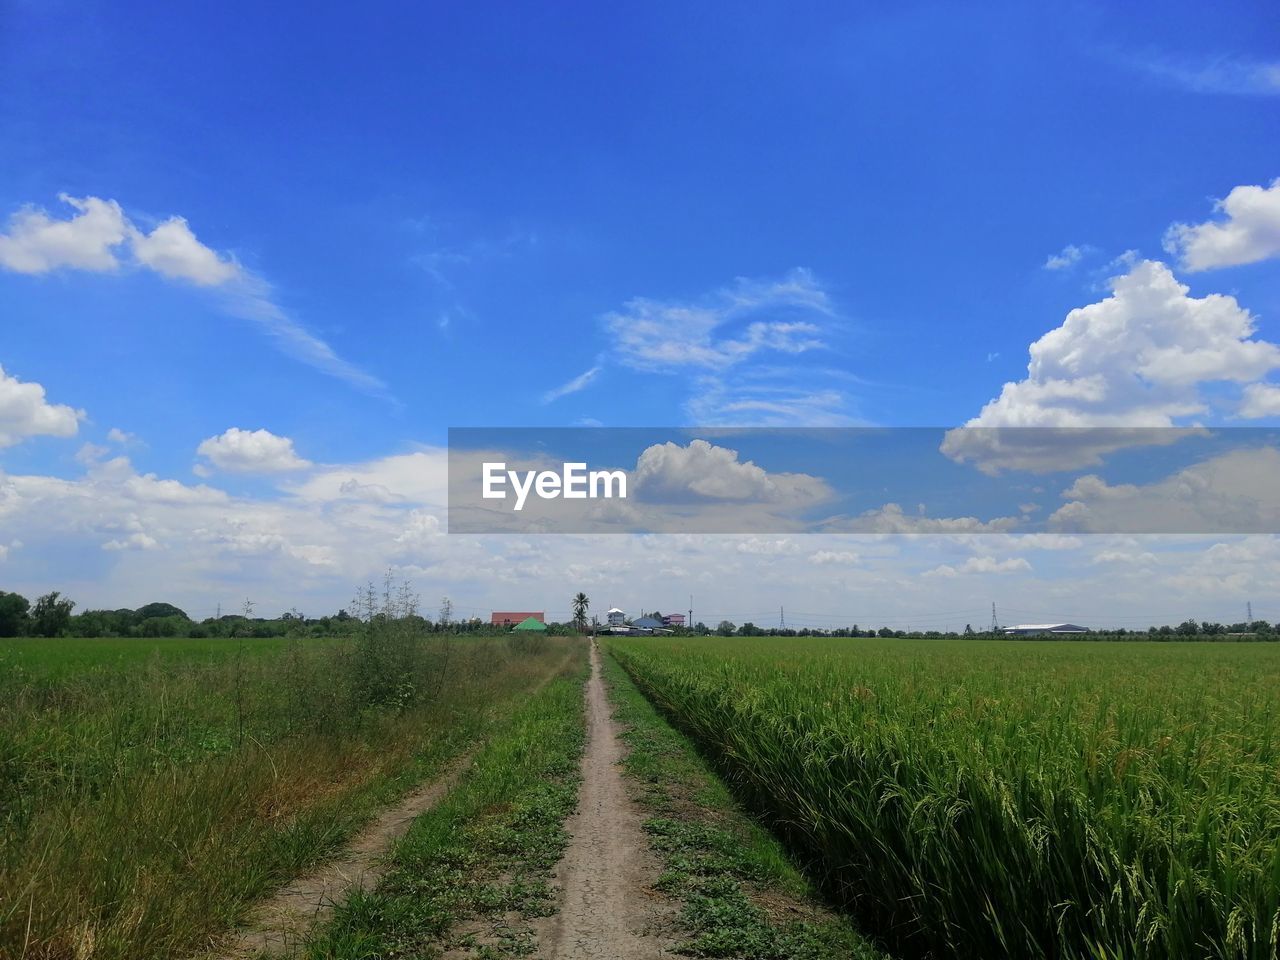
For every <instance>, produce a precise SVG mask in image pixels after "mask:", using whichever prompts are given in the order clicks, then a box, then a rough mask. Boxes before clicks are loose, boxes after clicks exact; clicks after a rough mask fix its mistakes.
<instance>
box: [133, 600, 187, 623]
mask: <svg viewBox="0 0 1280 960" xmlns="http://www.w3.org/2000/svg"><path fill="white" fill-rule="evenodd" d="M134 613H136V614H137V616H138V619H139V620H150V619H151V618H152V617H181V618H182V619H183V620H190V619H191V618H190V617H188V616H187V615H186V613H185V612H183V611H182V610H180V609H179V608H178V607H175V606H174V605H173V604H172V603H148V604H147V605H146V606H145V607H139V608H138V609H137V610H135V611H134Z"/></svg>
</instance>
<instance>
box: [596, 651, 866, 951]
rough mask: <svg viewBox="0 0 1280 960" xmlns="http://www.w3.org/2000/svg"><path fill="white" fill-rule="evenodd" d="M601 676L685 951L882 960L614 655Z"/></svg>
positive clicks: (625, 767) (609, 658) (605, 665)
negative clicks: (828, 906)
mask: <svg viewBox="0 0 1280 960" xmlns="http://www.w3.org/2000/svg"><path fill="white" fill-rule="evenodd" d="M604 675H605V678H606V680H607V681H608V684H609V696H610V700H611V701H612V703H613V705H614V716H615V717H616V718H617V720H618V721H619V722H620V723H622V724H623V725H624V726H625V727H626V732H625V733H624V734H623V739H624V740H625V741H626V743H627V746H628V748H629V749H628V753H627V758H626V760H625V761H624V769H625V771H626V774H627V776H628V778H629V779H630V780H631V781H632V783H633V784H634V785H635V786H636V787H637V790H636V794H637V798H638V799H639V801H640V803H641V805H642V806H643V807H644V808H645V809H646V811H647V813H648V814H649V816H648V818H647V819H646V821H645V830H646V831H647V833H648V834H649V837H650V845H651V846H652V848H653V849H654V851H655V852H656V853H657V854H658V855H659V857H660V858H661V860H662V862H663V866H664V872H663V875H662V877H661V878H660V879H659V882H658V888H659V889H661V890H663V891H664V892H666V893H667V894H669V895H670V896H672V897H674V898H676V899H677V900H678V901H679V902H680V903H681V910H680V913H679V916H678V918H677V922H678V923H679V925H680V926H681V927H682V928H683V930H684V939H683V940H682V942H681V944H680V947H679V949H680V950H681V952H684V953H687V954H689V955H691V956H697V957H739V958H744V960H846V958H849V960H852V958H859V960H874V958H879V957H882V956H883V954H881V953H880V951H879V950H877V949H876V948H875V947H873V946H872V945H871V944H869V943H868V942H867V941H866V940H865V939H864V938H862V937H861V936H859V935H858V933H857V932H856V931H855V930H854V929H853V927H852V926H850V924H849V923H848V921H847V920H844V919H842V918H840V917H837V916H834V915H833V914H831V913H830V912H829V911H826V910H823V909H821V908H819V907H817V906H816V905H815V894H814V891H813V890H812V889H811V887H810V885H809V882H808V881H807V880H806V879H805V877H804V876H803V874H802V873H801V872H800V871H799V870H797V869H796V867H795V866H794V865H793V864H792V862H791V859H790V858H789V856H788V855H787V853H786V851H785V850H784V849H783V848H782V846H781V844H779V842H778V841H777V840H776V839H775V838H774V837H773V835H772V834H770V833H769V832H768V831H767V830H765V829H764V828H763V827H761V826H760V825H759V824H758V823H756V822H755V821H754V820H752V819H751V818H749V817H748V816H746V815H745V814H744V812H743V811H742V810H741V808H740V807H739V805H738V804H737V803H736V802H735V801H734V799H733V797H732V795H731V794H730V793H729V791H728V789H727V788H726V787H725V786H724V784H723V783H722V782H721V781H720V779H719V778H718V777H716V775H715V773H714V772H713V771H712V770H711V769H710V768H709V767H708V766H707V764H706V762H705V761H704V760H703V759H702V758H701V757H700V756H699V755H698V753H697V752H696V750H694V748H693V747H692V745H691V744H690V743H689V741H688V740H687V739H686V738H685V737H684V736H683V735H681V734H680V733H678V732H677V731H676V730H674V729H673V728H672V727H671V725H670V724H668V723H667V722H666V720H664V719H663V718H662V717H661V716H660V715H659V714H658V713H657V711H656V710H655V709H654V708H653V706H652V705H651V704H650V703H649V702H648V701H647V700H646V699H645V698H644V696H643V695H642V694H641V693H640V691H639V690H638V689H637V688H636V686H635V684H634V683H632V681H631V679H630V678H629V677H628V676H627V674H626V673H625V672H624V671H623V670H622V669H621V668H620V667H619V666H618V664H617V662H616V661H615V660H614V659H613V658H612V657H610V656H606V657H605V658H604Z"/></svg>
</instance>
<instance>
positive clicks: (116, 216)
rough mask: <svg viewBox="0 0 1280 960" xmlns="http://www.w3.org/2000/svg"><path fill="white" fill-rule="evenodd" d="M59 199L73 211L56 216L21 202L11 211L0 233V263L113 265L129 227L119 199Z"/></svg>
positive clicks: (25, 269)
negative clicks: (64, 217)
mask: <svg viewBox="0 0 1280 960" xmlns="http://www.w3.org/2000/svg"><path fill="white" fill-rule="evenodd" d="M58 199H59V200H61V201H62V202H63V203H66V204H68V205H70V206H71V207H73V208H74V209H75V210H77V211H78V212H77V213H76V214H74V215H73V216H72V217H70V218H69V219H67V220H55V219H54V218H52V217H50V216H49V214H48V213H46V212H45V211H44V210H40V209H37V208H36V207H24V208H23V209H22V210H19V211H18V212H17V213H15V214H14V215H13V216H12V217H10V219H9V229H8V232H7V233H2V234H0V267H4V268H5V269H6V270H13V271H14V272H16V273H48V272H49V271H51V270H61V269H64V268H69V269H73V270H91V271H94V272H106V271H111V270H115V269H116V268H118V267H119V266H120V261H119V259H118V258H117V257H116V248H117V247H119V246H120V245H121V244H122V243H124V242H125V240H126V239H127V238H128V236H129V232H130V229H131V228H130V226H129V222H128V220H126V219H125V216H124V211H122V210H121V209H120V205H119V204H118V203H116V202H115V201H114V200H100V199H98V198H97V197H84V198H83V199H81V198H77V197H69V196H67V195H66V194H65V193H64V194H59V196H58Z"/></svg>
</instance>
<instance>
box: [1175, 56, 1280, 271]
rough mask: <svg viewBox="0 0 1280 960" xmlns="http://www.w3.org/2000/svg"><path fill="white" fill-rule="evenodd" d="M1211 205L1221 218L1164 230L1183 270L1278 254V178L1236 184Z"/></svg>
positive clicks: (1279, 225) (1279, 210) (1279, 234)
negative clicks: (1266, 184)
mask: <svg viewBox="0 0 1280 960" xmlns="http://www.w3.org/2000/svg"><path fill="white" fill-rule="evenodd" d="M1277 69H1280V68H1277ZM1214 209H1215V210H1217V211H1218V212H1220V213H1221V214H1223V217H1222V218H1221V219H1218V220H1209V221H1206V222H1205V223H1198V224H1187V223H1175V224H1174V225H1173V226H1171V227H1170V228H1169V229H1168V231H1167V232H1166V233H1165V236H1164V248H1165V249H1166V250H1167V251H1169V253H1170V254H1172V255H1173V256H1175V257H1177V258H1178V261H1179V265H1180V266H1181V267H1182V268H1183V269H1184V270H1191V271H1197V270H1211V269H1213V268H1214V267H1232V266H1236V265H1238V264H1244V263H1257V262H1258V261H1259V260H1267V259H1269V258H1271V257H1276V256H1280V178H1277V179H1275V180H1273V181H1271V186H1269V187H1261V186H1239V187H1236V188H1235V189H1233V190H1232V191H1231V192H1230V193H1228V194H1227V197H1226V199H1225V200H1219V201H1218V202H1217V203H1216V204H1215V205H1214Z"/></svg>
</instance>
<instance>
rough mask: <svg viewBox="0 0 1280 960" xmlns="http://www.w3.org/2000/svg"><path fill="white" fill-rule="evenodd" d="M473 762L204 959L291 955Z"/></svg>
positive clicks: (401, 806)
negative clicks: (262, 954)
mask: <svg viewBox="0 0 1280 960" xmlns="http://www.w3.org/2000/svg"><path fill="white" fill-rule="evenodd" d="M572 658H573V654H572V653H567V654H565V656H564V658H563V659H562V660H561V661H560V663H559V664H557V665H556V666H555V667H554V668H553V669H552V670H550V671H548V673H547V674H546V676H544V677H542V678H541V679H540V680H539V681H538V682H537V683H536V684H534V686H533V688H532V689H531V691H530V693H529V695H530V696H536V695H537V694H538V693H540V692H541V691H542V690H543V688H544V687H546V686H547V684H549V683H550V682H551V681H552V679H553V678H555V677H556V676H559V674H560V671H561V670H563V669H564V667H565V666H566V665H567V664H568V662H569V661H570V660H571V659H572ZM470 763H471V755H470V754H468V755H467V756H464V757H462V758H460V759H459V760H456V761H455V762H454V763H453V765H452V766H450V767H449V768H447V769H446V770H445V772H444V773H443V774H442V775H441V776H439V777H437V778H436V779H435V780H432V781H430V782H429V783H425V784H423V785H421V786H419V787H418V788H417V789H415V790H413V791H412V792H411V793H409V794H407V795H406V796H405V797H404V798H403V799H401V800H400V802H399V803H397V804H395V806H392V807H389V808H388V809H386V810H384V811H383V812H382V814H380V815H379V816H378V818H377V819H376V820H374V821H373V822H372V823H370V824H369V825H368V826H367V827H365V829H364V830H362V831H361V832H360V833H359V834H358V835H357V836H356V837H355V838H354V839H353V840H352V841H351V842H350V843H349V844H348V845H347V846H346V847H344V848H343V850H342V852H341V853H340V854H339V855H338V856H337V857H336V858H335V859H333V860H329V861H327V862H325V863H324V864H322V865H321V866H319V867H318V868H316V870H314V871H313V872H312V873H309V874H307V875H306V876H302V877H296V878H295V879H294V880H293V882H292V883H290V884H289V885H288V886H285V887H282V888H281V889H279V890H277V891H276V892H275V893H274V894H273V895H272V896H271V897H269V898H268V899H266V900H264V901H263V902H262V903H260V904H259V905H258V906H257V907H256V908H255V909H254V911H253V912H252V913H251V914H250V916H249V920H248V921H247V922H246V923H245V925H244V926H243V927H242V928H241V929H240V930H238V931H237V932H236V933H235V934H234V935H233V937H232V938H231V940H230V941H229V942H227V943H226V944H224V945H223V946H222V947H221V948H220V949H218V950H214V951H211V952H209V953H206V954H203V955H202V958H201V960H248V958H251V957H257V956H258V955H259V954H261V953H262V952H263V951H267V950H269V951H271V952H272V953H276V954H282V955H284V956H289V955H291V953H292V952H293V951H295V950H296V949H297V948H298V947H299V946H300V945H301V944H302V943H303V941H304V940H305V939H306V936H307V934H308V933H309V932H310V931H311V930H312V929H313V928H314V926H315V925H316V924H317V923H319V922H321V921H323V920H325V919H326V918H328V917H329V916H330V915H331V914H332V913H333V910H334V907H335V906H337V905H338V904H339V903H341V902H342V901H343V900H345V899H347V897H349V896H351V894H353V893H355V892H356V891H357V890H368V889H372V888H373V886H374V885H375V884H377V882H378V880H379V879H380V878H381V877H382V875H383V874H384V873H386V872H387V869H388V867H389V864H388V863H387V862H386V861H385V857H386V854H387V852H388V851H389V850H390V849H391V846H392V844H394V843H395V842H396V841H397V840H399V839H400V838H401V837H402V836H404V835H405V833H407V832H408V830H409V827H410V825H411V824H412V823H413V821H414V819H415V818H417V817H419V816H421V815H422V814H424V813H426V812H427V811H428V810H430V809H431V808H432V807H434V806H435V805H436V804H437V803H439V802H440V800H441V799H442V798H443V797H444V796H445V794H447V793H448V792H449V791H450V790H452V789H453V787H454V785H455V784H456V783H457V782H458V780H459V779H460V778H461V776H462V774H463V773H465V772H466V769H467V767H468V766H469V765H470Z"/></svg>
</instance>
